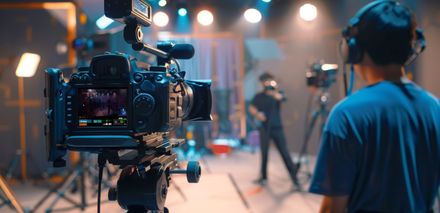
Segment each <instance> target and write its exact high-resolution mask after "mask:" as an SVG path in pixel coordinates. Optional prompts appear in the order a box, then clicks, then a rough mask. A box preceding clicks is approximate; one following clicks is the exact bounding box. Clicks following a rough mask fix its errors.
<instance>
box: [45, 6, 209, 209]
mask: <svg viewBox="0 0 440 213" xmlns="http://www.w3.org/2000/svg"><path fill="white" fill-rule="evenodd" d="M104 8H105V15H106V16H107V17H109V18H112V19H114V20H117V21H119V22H121V23H123V24H125V25H126V26H125V28H124V39H125V41H126V42H127V43H129V44H131V45H132V48H133V49H134V50H135V51H143V52H147V53H150V54H153V55H156V56H157V66H150V67H149V68H148V69H145V68H141V67H138V62H137V60H136V59H135V58H132V57H130V56H128V55H126V54H122V53H106V54H103V55H98V56H95V57H94V58H93V59H92V61H91V63H90V67H82V68H79V71H78V72H77V73H74V74H72V76H71V77H70V80H69V81H68V82H66V81H65V79H64V76H63V74H62V72H61V70H59V69H47V70H46V88H45V91H44V95H45V97H46V100H47V110H46V116H47V120H46V125H45V135H46V145H47V152H48V155H49V161H52V162H53V165H54V167H63V166H65V165H66V161H65V160H64V159H63V157H64V156H65V155H66V152H67V150H73V151H85V152H94V153H98V165H99V173H100V174H99V176H100V178H101V177H102V169H103V167H104V165H105V163H106V162H107V161H108V162H109V163H111V164H114V165H119V166H120V168H121V169H123V170H122V173H121V175H120V177H119V179H118V183H117V186H116V188H114V189H111V190H110V191H109V199H110V200H117V201H118V203H119V205H120V206H121V207H122V208H124V209H126V210H128V212H148V211H158V212H162V211H167V210H166V208H165V207H164V203H165V199H166V195H167V189H168V187H169V184H170V180H171V174H176V173H177V174H186V175H187V179H188V182H191V183H196V182H198V181H199V178H200V175H201V168H200V165H199V164H198V162H189V163H188V167H187V170H177V169H176V168H177V156H176V154H175V153H174V152H173V150H172V149H173V148H175V147H178V146H180V145H182V144H183V143H184V142H185V141H184V140H182V139H172V138H170V136H169V133H168V132H169V131H171V130H173V129H174V128H176V127H178V126H180V124H181V122H182V121H185V120H193V121H198V120H211V115H210V111H211V91H210V85H211V83H210V81H188V80H184V77H185V72H184V71H181V69H180V65H179V62H178V61H177V59H190V58H192V57H193V55H194V48H193V47H192V46H191V45H189V44H176V45H175V44H172V43H167V42H164V43H158V45H157V48H154V47H152V46H150V45H148V44H145V43H143V33H142V26H146V27H148V26H150V24H151V21H152V18H151V15H152V9H151V6H150V5H149V4H148V3H147V2H145V1H144V0H105V1H104ZM172 62H173V63H174V64H175V66H176V68H171V64H172ZM98 195H99V196H98V212H99V211H100V208H99V203H100V184H99V190H98Z"/></svg>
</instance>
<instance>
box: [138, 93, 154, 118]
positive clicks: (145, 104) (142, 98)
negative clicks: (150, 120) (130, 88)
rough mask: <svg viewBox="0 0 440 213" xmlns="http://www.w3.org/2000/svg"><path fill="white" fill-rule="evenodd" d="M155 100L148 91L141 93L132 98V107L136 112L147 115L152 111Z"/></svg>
mask: <svg viewBox="0 0 440 213" xmlns="http://www.w3.org/2000/svg"><path fill="white" fill-rule="evenodd" d="M155 105H156V101H155V100H154V98H153V96H151V95H150V94H148V93H141V94H139V95H138V96H136V97H135V98H134V107H135V111H136V114H139V115H149V114H151V113H152V112H153V110H154V107H155Z"/></svg>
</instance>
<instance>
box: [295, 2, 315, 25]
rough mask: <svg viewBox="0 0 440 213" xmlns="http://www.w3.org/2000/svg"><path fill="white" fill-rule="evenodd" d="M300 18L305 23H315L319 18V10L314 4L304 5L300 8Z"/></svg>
mask: <svg viewBox="0 0 440 213" xmlns="http://www.w3.org/2000/svg"><path fill="white" fill-rule="evenodd" d="M299 16H300V17H301V19H303V20H304V21H313V20H315V19H316V17H317V16H318V9H316V6H315V5H313V4H309V3H307V4H304V5H303V6H301V7H300V8H299Z"/></svg>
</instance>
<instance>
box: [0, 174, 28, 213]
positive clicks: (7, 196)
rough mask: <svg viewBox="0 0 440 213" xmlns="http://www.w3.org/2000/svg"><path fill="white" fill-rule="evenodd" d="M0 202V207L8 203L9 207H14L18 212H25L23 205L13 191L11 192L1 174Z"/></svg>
mask: <svg viewBox="0 0 440 213" xmlns="http://www.w3.org/2000/svg"><path fill="white" fill-rule="evenodd" d="M1 193H3V194H4V197H3V196H2V195H1ZM0 202H1V203H0V208H1V207H3V206H5V205H8V206H9V207H10V208H11V209H14V210H15V211H17V212H18V213H24V212H25V210H24V209H23V207H22V206H21V204H20V203H19V202H18V200H17V198H16V197H15V195H14V193H13V192H12V190H11V188H9V185H8V183H7V182H6V180H5V179H4V178H3V176H1V175H0Z"/></svg>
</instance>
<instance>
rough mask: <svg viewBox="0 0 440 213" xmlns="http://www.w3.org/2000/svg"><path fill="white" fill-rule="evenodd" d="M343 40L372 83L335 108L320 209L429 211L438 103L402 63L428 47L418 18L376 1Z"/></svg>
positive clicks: (314, 188) (318, 176)
mask: <svg viewBox="0 0 440 213" xmlns="http://www.w3.org/2000/svg"><path fill="white" fill-rule="evenodd" d="M344 37H345V40H344V42H347V43H346V44H347V46H344V45H343V46H342V48H343V51H342V52H343V53H344V54H343V55H345V56H346V57H345V60H346V62H348V63H351V64H354V69H355V70H356V72H357V74H359V75H361V77H362V78H363V79H364V80H365V82H366V84H367V86H366V87H365V88H363V89H361V90H359V91H357V92H356V93H354V94H352V95H350V96H349V97H347V98H345V99H344V100H342V101H341V102H340V103H338V104H337V105H336V106H335V108H334V109H333V110H332V112H331V114H330V116H329V119H328V121H327V123H326V126H325V128H324V132H323V136H322V141H321V150H320V152H319V155H318V159H317V165H316V168H315V173H314V176H313V179H312V183H311V186H310V192H312V193H318V194H322V195H324V199H323V201H322V205H321V212H431V211H432V208H433V205H434V200H435V196H436V194H437V192H438V190H439V185H440V103H439V101H438V99H437V98H435V97H434V96H433V95H431V94H430V93H428V92H427V91H425V90H424V89H422V88H420V87H419V86H418V85H416V84H415V83H413V82H411V81H409V80H407V79H405V71H404V66H405V65H406V64H408V61H409V60H412V59H414V58H415V57H411V56H416V55H417V54H418V53H420V52H421V51H422V50H423V47H422V48H421V49H420V47H421V46H423V45H424V39H423V34H421V31H417V30H416V25H415V20H414V15H413V14H412V13H411V11H410V10H409V9H408V8H406V7H405V6H403V5H401V4H399V3H397V2H394V1H380V2H373V3H371V4H370V5H367V6H366V7H364V8H363V9H361V11H360V12H358V14H357V15H356V16H355V17H354V18H353V19H352V20H351V21H350V26H349V27H348V28H347V29H346V31H345V33H344ZM417 48H419V49H417ZM356 51H357V52H356Z"/></svg>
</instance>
